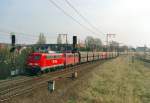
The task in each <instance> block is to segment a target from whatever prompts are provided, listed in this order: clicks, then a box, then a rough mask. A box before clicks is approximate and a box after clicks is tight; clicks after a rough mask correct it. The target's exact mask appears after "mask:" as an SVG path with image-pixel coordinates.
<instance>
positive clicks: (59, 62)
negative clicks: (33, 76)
mask: <svg viewBox="0 0 150 103" xmlns="http://www.w3.org/2000/svg"><path fill="white" fill-rule="evenodd" d="M78 63H79V55H78V53H32V54H31V55H30V56H29V57H28V59H27V69H26V70H27V72H30V73H39V72H48V71H54V70H56V69H62V68H63V67H64V66H72V65H75V64H78Z"/></svg>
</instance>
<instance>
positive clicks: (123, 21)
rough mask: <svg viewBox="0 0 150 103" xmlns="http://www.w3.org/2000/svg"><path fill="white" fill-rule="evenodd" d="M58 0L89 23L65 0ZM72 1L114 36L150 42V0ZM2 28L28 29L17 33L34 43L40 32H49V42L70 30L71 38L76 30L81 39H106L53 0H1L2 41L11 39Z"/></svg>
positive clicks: (125, 40)
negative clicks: (51, 0) (53, 2)
mask: <svg viewBox="0 0 150 103" xmlns="http://www.w3.org/2000/svg"><path fill="white" fill-rule="evenodd" d="M54 1H55V2H56V3H57V4H58V5H59V6H60V7H62V8H63V9H64V10H65V11H66V12H67V13H69V14H70V15H72V16H73V17H74V18H75V19H77V20H78V21H79V22H80V23H82V24H83V25H86V26H88V24H87V23H86V22H84V21H83V20H82V19H81V18H80V17H79V16H78V15H77V14H76V13H75V12H74V11H73V9H71V8H70V7H69V6H68V5H67V3H66V2H65V0H54ZM68 1H70V3H71V4H72V5H74V6H75V7H76V9H77V10H78V11H79V12H80V13H81V14H82V15H84V16H85V17H86V18H87V19H88V20H89V21H90V22H91V23H92V24H93V25H94V26H95V27H96V28H98V29H99V31H102V32H103V33H105V34H107V33H113V34H116V38H114V40H116V41H118V42H120V43H123V44H127V45H132V46H143V45H144V44H146V45H147V46H150V40H149V39H150V6H149V5H150V0H68ZM88 28H90V29H92V30H94V29H93V28H91V27H90V26H88ZM2 31H5V32H21V33H24V34H17V35H18V36H17V37H18V39H17V41H18V43H33V42H35V41H36V39H37V37H38V34H39V33H40V32H43V33H45V35H46V36H47V41H48V43H54V42H56V37H57V34H58V33H67V34H69V37H70V39H71V36H72V35H74V34H75V35H78V36H79V38H80V40H83V39H84V38H85V37H86V36H87V35H91V36H94V37H98V38H101V39H102V40H103V41H105V35H104V34H101V33H99V35H96V34H93V33H92V32H90V31H88V30H86V29H85V28H83V27H81V26H80V25H79V24H77V23H76V22H74V21H73V20H72V19H70V18H69V17H67V16H66V15H64V14H63V13H62V12H61V11H60V10H59V9H58V8H56V7H55V6H54V5H53V4H51V3H50V2H49V0H0V42H10V37H9V36H8V35H7V34H5V33H2ZM94 32H96V31H95V30H94ZM70 41H71V40H70Z"/></svg>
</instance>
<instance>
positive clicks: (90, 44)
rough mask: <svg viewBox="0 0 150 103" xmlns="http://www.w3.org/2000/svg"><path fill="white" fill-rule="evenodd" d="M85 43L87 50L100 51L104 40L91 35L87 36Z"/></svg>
mask: <svg viewBox="0 0 150 103" xmlns="http://www.w3.org/2000/svg"><path fill="white" fill-rule="evenodd" d="M85 45H86V48H87V50H90V51H93V50H95V51H99V50H101V48H102V41H101V40H100V39H98V38H93V37H91V36H87V37H86V40H85Z"/></svg>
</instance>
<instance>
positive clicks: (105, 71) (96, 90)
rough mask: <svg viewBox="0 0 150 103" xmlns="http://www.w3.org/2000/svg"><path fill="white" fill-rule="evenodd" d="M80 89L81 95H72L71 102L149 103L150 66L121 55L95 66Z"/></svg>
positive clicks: (69, 100) (69, 101)
mask: <svg viewBox="0 0 150 103" xmlns="http://www.w3.org/2000/svg"><path fill="white" fill-rule="evenodd" d="M77 88H78V91H80V92H78V93H76V94H75V95H78V96H77V97H78V98H74V96H73V95H72V96H70V98H69V99H68V103H150V68H148V67H145V66H144V64H143V62H141V61H137V60H135V61H134V63H131V60H129V57H120V58H117V59H115V60H113V61H109V62H107V63H104V64H102V65H101V66H99V67H97V68H96V69H94V70H93V71H92V72H91V77H90V79H88V81H87V82H86V83H85V84H84V85H83V86H80V85H79V86H78V87H77Z"/></svg>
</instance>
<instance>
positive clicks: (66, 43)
mask: <svg viewBox="0 0 150 103" xmlns="http://www.w3.org/2000/svg"><path fill="white" fill-rule="evenodd" d="M62 38H63V40H65V42H64V44H65V51H67V47H68V34H58V38H57V40H58V41H57V43H59V42H60V43H62V44H63V40H62Z"/></svg>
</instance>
